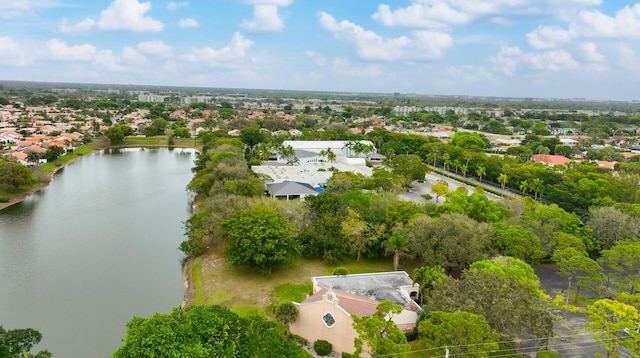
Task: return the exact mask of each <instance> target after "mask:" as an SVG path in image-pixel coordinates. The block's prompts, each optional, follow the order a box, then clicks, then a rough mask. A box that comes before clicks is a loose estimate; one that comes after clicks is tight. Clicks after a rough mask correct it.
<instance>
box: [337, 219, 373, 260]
mask: <svg viewBox="0 0 640 358" xmlns="http://www.w3.org/2000/svg"><path fill="white" fill-rule="evenodd" d="M381 231H382V228H374V227H372V226H371V225H369V224H367V223H366V222H365V221H364V220H362V219H360V217H359V216H358V213H356V212H355V211H354V210H351V209H349V214H348V216H347V218H346V219H345V220H344V221H343V222H342V230H341V232H342V235H343V236H344V237H345V238H346V239H347V241H349V244H350V247H351V252H352V253H354V254H356V255H357V261H360V256H361V255H362V254H363V253H365V252H367V250H368V249H369V248H370V247H372V246H373V245H374V244H375V243H376V242H377V241H378V237H379V235H380V232H381Z"/></svg>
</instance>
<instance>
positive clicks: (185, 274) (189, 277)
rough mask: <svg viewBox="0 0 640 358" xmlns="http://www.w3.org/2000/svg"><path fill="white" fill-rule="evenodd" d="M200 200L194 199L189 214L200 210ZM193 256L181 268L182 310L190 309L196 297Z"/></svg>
mask: <svg viewBox="0 0 640 358" xmlns="http://www.w3.org/2000/svg"><path fill="white" fill-rule="evenodd" d="M201 200H202V198H199V197H196V198H195V200H194V202H193V205H191V214H196V213H197V212H198V211H199V210H200V202H201ZM194 260H195V256H188V257H187V259H186V261H185V263H184V266H183V267H182V280H183V282H184V295H183V298H182V304H181V305H180V306H181V307H183V308H187V307H191V304H192V303H193V299H194V298H195V296H196V292H195V285H194V283H193V261H194Z"/></svg>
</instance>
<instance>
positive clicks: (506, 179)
mask: <svg viewBox="0 0 640 358" xmlns="http://www.w3.org/2000/svg"><path fill="white" fill-rule="evenodd" d="M498 182H499V183H500V192H501V193H502V194H503V195H504V187H505V186H506V185H507V183H508V182H509V177H508V176H507V174H505V173H500V175H498Z"/></svg>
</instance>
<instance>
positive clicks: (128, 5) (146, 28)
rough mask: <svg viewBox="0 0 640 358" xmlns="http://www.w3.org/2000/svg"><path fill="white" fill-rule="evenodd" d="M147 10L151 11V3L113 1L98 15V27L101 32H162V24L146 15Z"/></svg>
mask: <svg viewBox="0 0 640 358" xmlns="http://www.w3.org/2000/svg"><path fill="white" fill-rule="evenodd" d="M149 10H151V2H138V0H114V1H113V2H112V3H111V5H109V7H107V8H106V9H104V10H102V12H101V13H100V19H99V20H98V27H99V28H100V29H102V30H129V31H135V32H159V31H162V29H163V27H164V24H163V23H162V22H160V21H158V20H156V19H154V18H152V17H151V16H149V15H146V13H147V12H149Z"/></svg>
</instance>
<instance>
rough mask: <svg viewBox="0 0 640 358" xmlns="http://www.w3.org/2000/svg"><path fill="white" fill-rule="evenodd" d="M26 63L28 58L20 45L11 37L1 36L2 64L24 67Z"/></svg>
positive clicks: (0, 55)
mask: <svg viewBox="0 0 640 358" xmlns="http://www.w3.org/2000/svg"><path fill="white" fill-rule="evenodd" d="M26 62H27V61H26V56H25V54H24V52H23V51H22V49H21V48H20V45H18V43H17V42H16V41H15V40H14V39H12V38H11V37H8V36H0V63H2V64H8V65H23V64H26Z"/></svg>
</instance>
